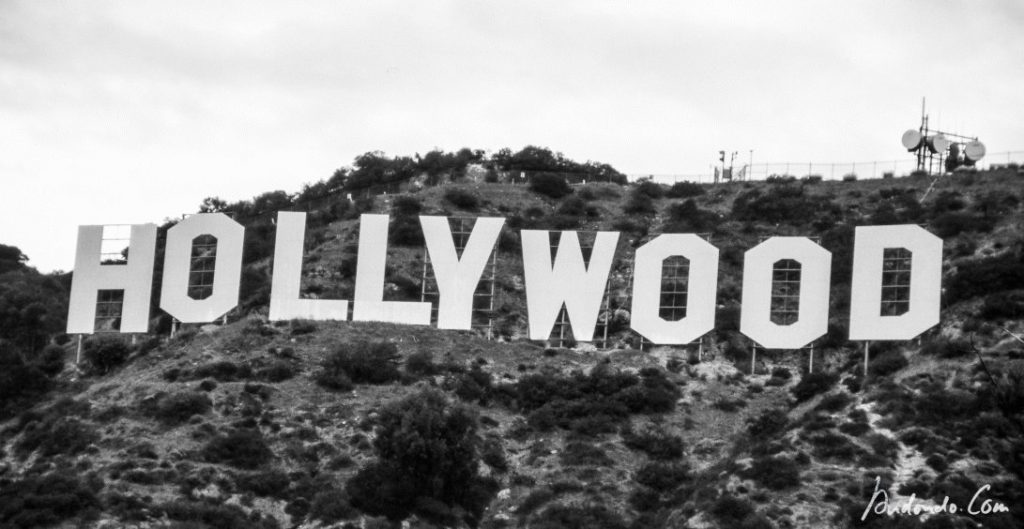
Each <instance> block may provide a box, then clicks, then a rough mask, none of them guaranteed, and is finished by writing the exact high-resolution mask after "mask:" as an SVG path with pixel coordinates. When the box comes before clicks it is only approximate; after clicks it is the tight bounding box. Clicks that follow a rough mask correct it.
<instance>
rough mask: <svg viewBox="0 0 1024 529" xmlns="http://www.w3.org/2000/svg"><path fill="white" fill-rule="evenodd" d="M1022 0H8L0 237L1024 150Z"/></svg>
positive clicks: (1, 42)
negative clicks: (368, 189)
mask: <svg viewBox="0 0 1024 529" xmlns="http://www.w3.org/2000/svg"><path fill="white" fill-rule="evenodd" d="M1021 28H1024V2H1020V1H1019V0H1006V1H1002V2H997V1H992V2H969V1H962V2H953V1H908V2H883V1H878V2H844V3H842V4H839V3H836V2H820V1H807V2H758V1H755V2H722V1H715V2H711V1H707V0H704V1H700V2H681V1H671V2H625V1H618V2H601V1H558V2H550V1H548V2H519V1H516V2H511V1H501V2H496V1H472V2H471V1H465V2H455V1H448V2H412V1H408V2H380V1H374V2H338V1H332V2H322V3H314V2H302V3H294V2H279V3H268V2H252V1H245V2H237V3H229V2H207V1H200V2H182V1H164V2H143V1H135V0H133V1H123V2H57V1H10V0H0V182H2V188H0V189H2V191H0V243H4V244H13V245H16V246H18V247H20V248H21V249H22V250H23V251H24V252H25V253H26V254H27V255H28V256H29V257H30V258H31V261H30V264H33V265H35V266H36V267H38V268H39V269H41V270H52V269H69V268H71V266H72V264H73V258H74V249H75V236H76V227H77V226H78V225H80V224H107V223H137V222H160V221H162V220H163V219H164V218H166V217H175V216H178V215H180V214H182V213H188V212H194V211H195V210H196V208H197V206H198V204H199V203H200V201H201V200H202V199H203V198H204V197H206V196H212V195H219V196H221V197H223V198H225V199H227V200H238V199H243V198H251V197H252V196H254V195H256V194H259V193H262V192H265V191H272V190H274V189H284V190H286V191H289V192H293V191H297V190H298V189H299V188H300V186H301V184H303V183H305V182H313V181H316V180H319V179H322V178H327V177H329V176H330V175H331V174H332V173H333V171H334V169H336V168H337V167H341V166H345V165H349V164H350V163H351V162H352V160H353V158H354V157H355V156H357V155H358V154H361V153H363V152H366V151H371V150H382V151H384V152H386V153H388V154H391V155H395V154H401V155H412V154H413V153H416V152H419V153H425V152H426V151H428V150H430V149H432V148H434V147H440V148H443V149H446V150H454V149H458V148H460V147H463V146H466V147H471V148H480V149H488V150H496V149H498V148H501V147H505V146H508V147H510V148H513V149H519V148H521V147H523V146H524V145H527V144H535V145H542V146H547V147H550V148H552V149H553V150H556V151H561V152H563V153H565V154H566V155H567V156H569V157H571V158H573V159H576V160H579V161H585V160H588V159H590V160H596V161H601V162H607V163H611V164H612V165H614V166H615V167H616V168H618V169H619V170H620V171H623V172H626V173H630V174H634V173H657V174H666V173H674V174H694V173H699V172H706V171H707V170H708V166H709V165H710V164H712V163H714V162H715V161H716V159H717V152H718V150H719V149H728V150H737V151H739V152H740V156H739V158H738V161H743V162H745V161H746V158H747V156H748V151H749V150H750V149H753V150H754V161H755V163H757V162H765V161H822V162H830V161H868V160H893V159H902V158H907V159H909V157H910V155H908V154H907V153H906V152H905V151H903V150H902V148H901V147H900V144H899V138H900V135H901V134H902V132H903V131H904V130H906V129H908V128H916V126H917V124H918V120H919V114H920V105H921V97H922V96H926V97H927V98H928V109H929V113H930V114H931V115H932V119H933V125H936V124H937V125H938V126H939V127H941V128H943V129H947V130H953V131H959V132H963V133H967V134H972V135H978V136H980V137H981V139H982V140H983V141H984V142H985V143H986V145H987V146H988V150H989V152H1001V151H1022V150H1024V121H1022V119H1021V117H1022V116H1021V115H1020V103H1021V102H1022V99H1024V95H1022V94H1024V62H1022V59H1021V58H1022V52H1024V32H1022V31H1021Z"/></svg>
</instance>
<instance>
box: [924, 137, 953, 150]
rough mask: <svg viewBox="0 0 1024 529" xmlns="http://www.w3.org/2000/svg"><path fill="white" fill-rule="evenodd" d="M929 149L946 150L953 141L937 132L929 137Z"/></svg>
mask: <svg viewBox="0 0 1024 529" xmlns="http://www.w3.org/2000/svg"><path fill="white" fill-rule="evenodd" d="M927 143H928V149H929V150H931V151H932V152H936V153H938V152H942V153H944V152H946V151H947V150H948V149H949V144H950V143H952V142H951V141H949V140H948V139H946V137H945V136H943V135H942V134H936V135H934V136H931V137H929V138H928V142H927Z"/></svg>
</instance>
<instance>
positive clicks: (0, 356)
mask: <svg viewBox="0 0 1024 529" xmlns="http://www.w3.org/2000/svg"><path fill="white" fill-rule="evenodd" d="M25 356H26V355H24V354H22V351H21V350H20V349H18V348H17V347H15V346H14V345H13V344H11V343H10V342H8V341H6V340H0V418H6V417H9V416H11V415H13V414H15V413H17V412H18V411H19V410H20V409H22V407H23V406H25V405H28V404H30V403H32V402H33V400H34V399H35V397H37V396H38V395H40V394H42V393H45V392H46V391H48V390H49V389H50V387H51V386H52V385H53V381H52V380H51V379H50V377H48V376H47V374H46V368H45V367H41V366H40V365H38V364H36V363H33V362H31V361H28V360H27V359H26V358H25Z"/></svg>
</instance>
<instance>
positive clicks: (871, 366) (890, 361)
mask: <svg viewBox="0 0 1024 529" xmlns="http://www.w3.org/2000/svg"><path fill="white" fill-rule="evenodd" d="M907 364H908V362H907V358H906V357H905V356H903V353H902V352H900V351H899V350H896V349H892V350H888V351H884V352H882V353H881V354H879V355H878V356H876V357H875V358H872V359H871V360H870V362H868V374H869V375H872V376H876V377H884V376H888V375H891V374H893V373H895V372H897V371H899V370H900V369H903V368H904V367H907Z"/></svg>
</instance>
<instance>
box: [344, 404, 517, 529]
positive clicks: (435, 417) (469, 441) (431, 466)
mask: <svg viewBox="0 0 1024 529" xmlns="http://www.w3.org/2000/svg"><path fill="white" fill-rule="evenodd" d="M377 422H378V425H379V427H378V429H377V436H376V439H374V442H373V446H374V449H375V451H376V453H377V457H378V459H377V461H376V462H374V463H371V464H370V465H367V466H365V467H363V468H362V469H361V470H360V471H359V472H358V473H356V475H355V476H354V477H352V478H351V479H350V480H349V482H348V485H347V486H346V490H347V491H348V493H349V495H350V496H351V501H352V505H353V506H355V507H357V508H359V509H360V510H362V511H363V512H366V513H368V514H373V515H383V516H387V517H388V518H389V519H391V520H401V519H403V518H405V517H406V516H408V515H409V514H411V513H414V512H415V513H417V514H419V515H420V516H421V517H424V518H426V519H428V520H434V521H437V522H439V523H444V524H447V525H453V523H452V522H453V518H456V517H457V509H455V508H454V507H456V506H458V507H460V508H461V509H462V510H463V511H464V512H465V513H466V515H465V517H464V521H465V522H466V523H468V524H469V525H471V526H473V527H475V526H476V525H477V523H478V522H479V520H480V516H481V515H482V513H483V511H484V509H485V508H486V506H487V504H488V503H489V502H490V499H491V498H492V497H493V495H494V494H495V493H496V492H497V483H496V482H494V481H493V480H487V479H484V478H481V477H480V476H478V475H477V466H478V462H479V455H478V454H479V442H480V441H479V437H478V436H477V422H476V415H475V414H474V413H473V412H472V411H470V410H469V409H468V408H465V407H463V406H461V405H452V404H449V403H448V401H447V399H446V398H445V396H444V394H443V393H441V392H439V391H437V390H434V389H424V390H422V391H420V392H418V393H415V394H412V395H410V396H408V397H405V398H403V399H400V400H397V401H393V402H391V403H389V404H387V405H385V406H384V408H383V409H382V410H381V412H380V418H379V419H378V421H377Z"/></svg>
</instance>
